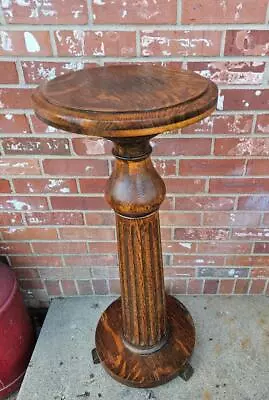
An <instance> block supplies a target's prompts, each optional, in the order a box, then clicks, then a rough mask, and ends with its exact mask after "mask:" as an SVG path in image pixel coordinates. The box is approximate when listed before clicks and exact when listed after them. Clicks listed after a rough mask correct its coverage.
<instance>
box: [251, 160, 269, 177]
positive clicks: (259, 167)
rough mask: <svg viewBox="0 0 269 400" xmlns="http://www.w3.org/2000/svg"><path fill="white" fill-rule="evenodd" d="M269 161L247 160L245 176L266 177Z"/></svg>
mask: <svg viewBox="0 0 269 400" xmlns="http://www.w3.org/2000/svg"><path fill="white" fill-rule="evenodd" d="M268 168H269V160H248V162H247V170H246V175H268Z"/></svg>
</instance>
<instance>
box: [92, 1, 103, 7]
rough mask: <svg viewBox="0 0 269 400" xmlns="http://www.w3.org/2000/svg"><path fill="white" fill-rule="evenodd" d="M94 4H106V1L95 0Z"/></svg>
mask: <svg viewBox="0 0 269 400" xmlns="http://www.w3.org/2000/svg"><path fill="white" fill-rule="evenodd" d="M93 3H94V4H97V5H98V6H104V5H105V4H106V2H105V1H104V0H93Z"/></svg>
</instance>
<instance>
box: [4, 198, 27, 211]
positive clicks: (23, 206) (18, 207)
mask: <svg viewBox="0 0 269 400" xmlns="http://www.w3.org/2000/svg"><path fill="white" fill-rule="evenodd" d="M7 203H8V204H12V206H13V207H14V208H15V210H17V211H22V210H25V209H26V210H31V206H30V204H27V203H25V202H24V201H19V200H7Z"/></svg>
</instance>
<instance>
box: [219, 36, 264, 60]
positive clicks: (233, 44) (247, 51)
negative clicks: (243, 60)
mask: <svg viewBox="0 0 269 400" xmlns="http://www.w3.org/2000/svg"><path fill="white" fill-rule="evenodd" d="M224 54H225V55H226V56H242V55H243V56H266V55H268V54H269V31H268V30H242V31H241V30H234V31H227V32H226V41H225V50H224Z"/></svg>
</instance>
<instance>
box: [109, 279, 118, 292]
mask: <svg viewBox="0 0 269 400" xmlns="http://www.w3.org/2000/svg"><path fill="white" fill-rule="evenodd" d="M108 284H109V289H110V290H109V291H110V293H111V294H118V295H120V294H121V287H120V280H119V279H109V281H108Z"/></svg>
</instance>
